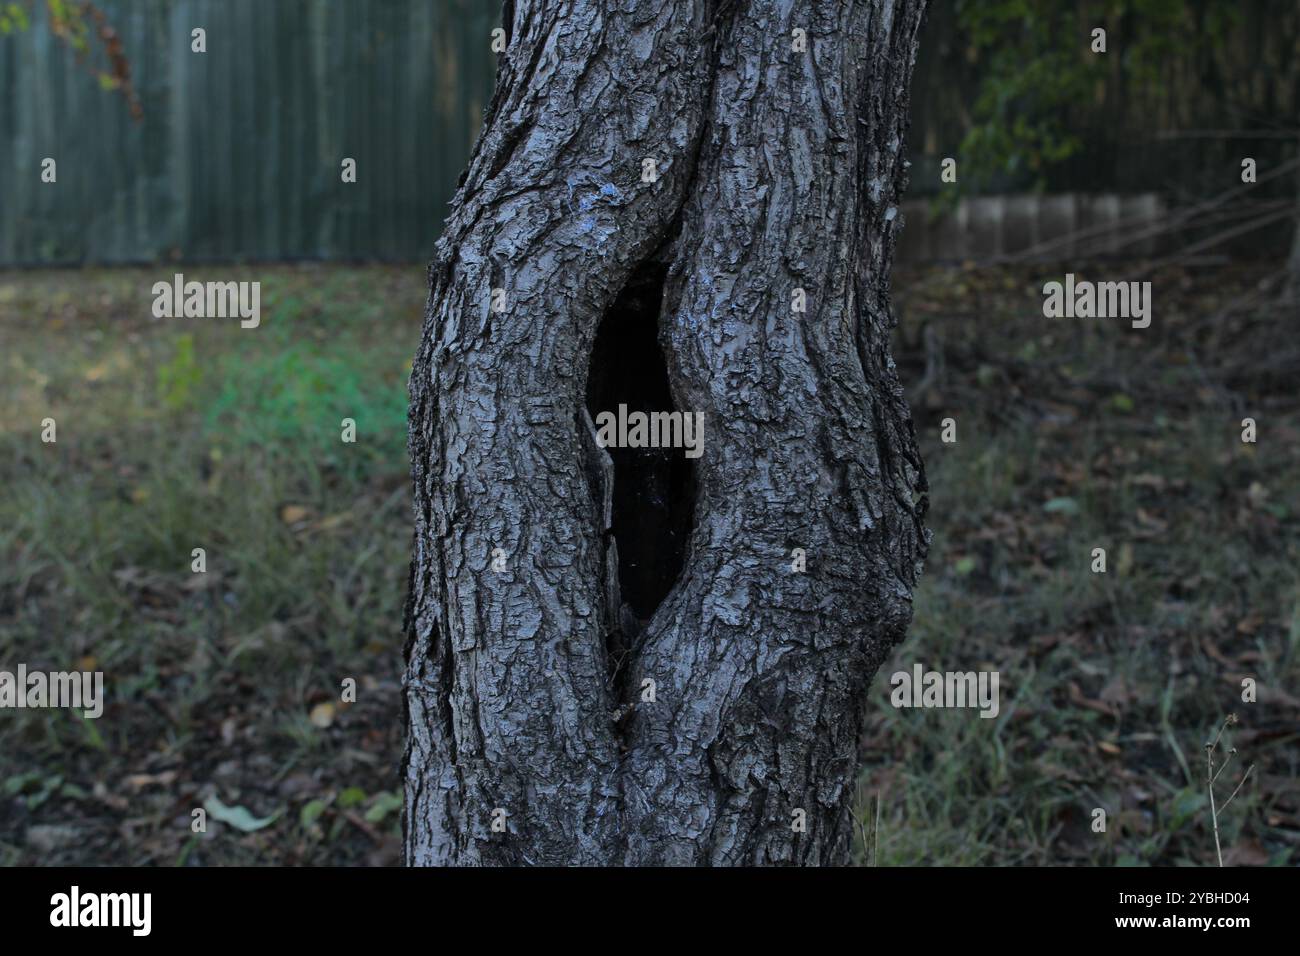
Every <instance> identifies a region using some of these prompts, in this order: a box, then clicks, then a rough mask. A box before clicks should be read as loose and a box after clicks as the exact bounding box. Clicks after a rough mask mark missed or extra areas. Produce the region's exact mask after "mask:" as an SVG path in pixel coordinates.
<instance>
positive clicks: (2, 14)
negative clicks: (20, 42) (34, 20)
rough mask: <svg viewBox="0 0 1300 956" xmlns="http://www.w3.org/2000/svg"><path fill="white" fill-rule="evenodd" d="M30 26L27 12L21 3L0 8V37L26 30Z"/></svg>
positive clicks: (8, 4)
mask: <svg viewBox="0 0 1300 956" xmlns="http://www.w3.org/2000/svg"><path fill="white" fill-rule="evenodd" d="M29 26H31V21H30V20H29V19H28V18H27V11H26V10H24V9H23V5H22V4H21V3H6V4H4V5H3V6H0V36H8V35H9V34H10V33H16V32H20V31H22V30H26V29H27V28H28V27H29Z"/></svg>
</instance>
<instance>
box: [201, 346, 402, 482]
mask: <svg viewBox="0 0 1300 956" xmlns="http://www.w3.org/2000/svg"><path fill="white" fill-rule="evenodd" d="M220 380H221V383H222V385H221V391H220V392H219V393H218V394H217V395H216V397H215V398H214V399H213V400H212V401H211V403H210V404H209V405H208V406H207V408H206V409H205V416H206V421H207V428H208V430H209V431H212V432H214V433H221V434H223V435H224V436H225V437H226V438H227V439H229V440H230V441H231V443H232V444H233V445H235V446H236V447H237V448H247V447H249V446H256V447H259V448H262V449H264V450H266V451H268V452H270V453H272V454H276V455H278V456H281V457H283V456H284V455H290V454H292V455H295V456H296V455H298V454H301V455H303V456H308V457H310V458H312V459H313V460H315V461H317V462H320V463H322V464H329V465H331V466H334V467H339V468H343V467H347V466H349V465H350V464H355V463H356V462H358V461H359V460H360V459H361V458H363V457H366V456H381V457H383V458H384V459H385V460H392V459H393V457H394V456H397V457H400V456H401V454H402V449H403V443H404V440H405V434H406V432H405V421H406V389H405V383H404V382H402V381H400V379H386V378H384V377H381V376H379V375H378V374H377V373H376V371H375V369H374V368H373V367H372V366H370V365H367V364H366V363H364V362H357V361H356V360H355V358H354V353H353V351H352V350H351V349H347V348H343V349H337V350H331V351H328V352H326V351H323V350H321V349H319V348H318V347H316V346H315V345H314V344H313V343H311V342H302V341H296V342H292V343H288V344H286V346H285V347H284V348H283V349H280V350H276V351H273V352H267V351H258V352H256V353H254V354H252V355H240V356H238V357H237V358H235V357H227V359H226V361H225V362H224V363H223V368H222V371H221V375H220ZM344 418H351V419H354V420H355V421H356V423H357V430H358V433H359V435H364V436H366V438H365V440H364V441H363V440H360V439H359V440H358V441H357V443H356V444H355V445H345V444H344V443H343V442H342V440H341V438H340V433H341V426H340V422H341V421H342V420H343V419H344ZM381 435H382V436H386V437H382V438H381V437H379V436H381ZM345 452H346V454H345Z"/></svg>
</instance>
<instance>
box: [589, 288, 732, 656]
mask: <svg viewBox="0 0 1300 956" xmlns="http://www.w3.org/2000/svg"><path fill="white" fill-rule="evenodd" d="M666 274H667V268H666V267H665V266H663V265H661V264H660V263H658V262H648V263H645V264H643V265H641V266H640V267H638V268H637V269H636V270H635V271H634V272H633V273H632V275H631V277H630V278H629V279H628V281H627V284H626V285H625V286H624V287H623V290H622V291H621V292H620V293H619V294H618V296H617V298H616V299H615V300H614V304H613V305H612V306H611V307H610V308H609V310H608V311H607V312H606V313H605V314H604V316H602V318H601V322H600V326H599V328H598V329H597V330H596V341H595V344H594V345H593V347H592V354H591V366H590V369H589V371H588V378H587V410H588V411H589V412H590V413H591V418H592V421H595V420H596V416H597V415H599V414H600V413H601V412H606V411H608V412H613V413H614V414H616V415H617V413H618V407H619V405H626V406H627V410H628V413H629V414H630V413H631V412H635V411H641V412H646V413H650V412H670V411H675V410H676V408H675V406H674V404H673V397H672V391H671V389H670V387H669V384H668V366H667V364H666V363H665V361H664V354H663V349H662V348H661V347H660V345H659V328H658V324H659V314H660V306H661V302H662V299H663V286H664V279H665V277H666ZM705 427H706V429H707V422H706V423H705ZM706 434H707V431H706ZM606 451H607V452H608V453H609V456H610V458H611V459H613V462H614V494H613V527H612V534H613V536H614V540H615V541H616V542H617V544H618V559H619V560H618V576H619V587H620V590H621V592H622V599H623V602H624V604H626V605H627V607H628V608H629V609H630V610H631V612H632V615H633V616H634V617H635V618H636V619H637V620H636V621H635V622H627V623H635V625H637V626H636V627H635V628H634V630H639V628H640V626H641V625H644V623H645V622H646V621H647V620H649V618H650V616H651V615H652V614H653V613H654V611H655V608H657V607H658V606H659V604H660V602H662V601H663V599H664V598H665V597H666V596H667V594H668V592H669V591H670V590H672V586H673V583H674V582H675V581H676V580H677V577H678V575H679V574H680V573H681V570H682V565H683V563H684V561H685V558H686V542H687V541H688V540H689V538H690V534H691V518H692V514H693V512H694V508H695V494H694V487H693V481H692V468H691V461H690V459H688V458H687V457H686V453H685V450H684V449H681V448H618V447H613V446H611V447H610V448H607V449H606ZM625 616H626V615H625ZM629 636H630V635H629Z"/></svg>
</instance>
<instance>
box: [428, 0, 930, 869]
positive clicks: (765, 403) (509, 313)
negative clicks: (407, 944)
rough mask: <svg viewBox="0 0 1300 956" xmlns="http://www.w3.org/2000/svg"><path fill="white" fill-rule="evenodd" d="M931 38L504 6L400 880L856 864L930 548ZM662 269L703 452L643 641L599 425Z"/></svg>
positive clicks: (454, 375) (438, 424)
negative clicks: (914, 343)
mask: <svg viewBox="0 0 1300 956" xmlns="http://www.w3.org/2000/svg"><path fill="white" fill-rule="evenodd" d="M923 7H924V0H797V2H796V0H721V2H715V0H599V2H597V0H590V2H574V0H532V2H526V0H517V2H515V3H513V4H510V3H508V4H507V5H506V11H505V17H504V20H503V22H504V24H505V26H506V29H507V31H508V34H509V48H508V50H507V52H506V53H505V54H503V56H502V63H501V67H500V71H499V75H498V85H497V92H496V95H495V97H494V99H493V103H492V105H491V109H490V111H489V115H488V118H487V121H486V125H485V128H484V131H483V134H482V136H481V137H480V140H479V143H478V144H477V146H476V148H475V152H474V155H473V157H472V159H471V161H470V165H469V169H468V170H467V172H466V174H465V177H464V180H463V183H462V185H461V188H460V190H459V192H458V194H457V196H456V198H455V201H454V203H453V206H452V214H451V216H450V218H449V219H448V221H447V225H446V229H445V232H444V234H443V236H442V238H441V239H440V241H439V243H438V247H437V252H436V257H435V260H434V262H433V264H432V265H431V267H430V272H429V281H430V296H429V304H428V309H427V313H426V317H425V325H424V330H423V336H422V341H421V344H420V349H419V352H418V354H417V357H416V360H415V363H414V367H413V371H412V375H411V383H410V397H411V408H410V433H409V444H410V452H411V458H412V476H413V479H414V486H415V487H414V492H415V543H414V556H413V560H412V569H411V587H410V597H409V601H408V608H407V630H408V640H407V677H406V701H407V710H408V746H407V754H406V760H405V777H406V794H407V798H406V857H407V862H408V863H410V864H412V865H437V864H457V865H479V864H486V865H502V864H504V865H516V864H536V865H541V864H565V863H577V864H593V865H610V864H659V863H665V864H715V865H730V864H778V863H779V864H791V863H793V864H827V863H842V862H845V861H846V860H847V858H848V854H849V850H850V846H851V833H852V829H851V817H850V804H851V799H852V790H853V786H852V785H853V780H854V777H855V774H856V772H857V770H858V748H859V737H860V734H861V732H862V726H863V714H864V708H865V702H866V694H867V689H868V684H869V682H870V680H871V677H872V675H873V674H874V672H875V670H876V669H877V667H878V666H879V664H880V663H881V661H882V660H883V659H884V658H885V656H886V655H887V654H888V652H889V650H890V648H891V647H892V646H893V645H894V644H895V643H896V642H897V641H899V640H901V639H902V637H903V635H904V633H905V630H906V628H907V625H908V623H909V621H910V617H911V590H912V587H913V585H914V584H915V581H916V578H917V576H918V574H919V573H920V569H921V563H922V561H923V559H924V556H925V550H926V545H927V541H928V534H927V532H926V531H925V529H924V527H923V523H922V522H923V517H924V511H925V498H924V491H925V478H924V472H923V469H922V465H921V461H920V457H919V454H918V452H917V448H916V442H915V438H914V435H913V431H912V424H911V419H910V415H909V413H908V410H907V407H906V405H905V403H904V401H903V395H902V390H901V387H900V385H899V382H898V378H897V375H896V372H895V369H894V366H893V363H892V361H891V359H890V356H889V334H890V329H891V328H892V326H893V324H894V320H893V318H892V316H891V312H890V306H889V268H890V259H891V256H892V252H893V247H894V239H895V233H896V231H897V229H898V228H899V226H900V225H901V222H900V218H899V215H898V209H899V204H900V196H901V193H902V190H903V188H904V185H905V181H906V172H905V163H904V162H903V155H902V153H903V141H904V134H905V130H906V125H907V99H908V97H907V94H908V83H909V80H910V76H911V70H912V65H913V61H914V57H915V52H916V46H917V37H918V31H919V28H920V22H921V18H922V14H923ZM796 28H800V29H803V30H806V31H807V43H808V49H807V52H796V51H795V50H794V49H793V43H792V31H793V30H795V29H796ZM646 158H652V159H654V160H655V164H656V169H657V173H658V178H657V180H656V181H655V182H652V183H647V182H643V181H642V175H641V174H642V168H643V167H642V161H643V160H644V159H646ZM651 262H659V263H662V264H663V265H665V266H666V267H667V280H666V282H665V283H664V286H663V292H662V302H661V303H660V305H659V317H658V328H659V340H660V343H661V345H662V348H663V351H664V356H665V359H666V361H667V369H668V377H669V381H670V383H671V387H672V395H673V400H674V404H675V405H676V407H678V408H680V409H684V410H688V411H702V412H704V414H705V422H706V431H705V435H706V440H705V445H704V454H703V457H702V458H700V459H699V461H698V462H697V465H696V469H695V479H694V488H695V499H694V524H693V530H692V532H691V536H690V540H689V545H688V549H687V553H686V557H685V563H684V566H683V568H682V570H681V573H680V574H679V576H678V578H677V580H676V583H675V585H674V586H673V587H672V590H671V591H670V592H669V593H668V596H667V597H666V598H665V599H664V600H663V601H662V602H661V603H660V604H659V606H658V608H657V609H656V610H655V612H654V614H653V616H652V617H651V618H650V620H649V622H648V624H647V625H646V626H645V628H644V630H642V631H641V632H640V633H639V634H636V633H632V631H633V629H631V628H628V627H626V626H625V622H626V620H627V615H626V607H625V606H620V598H619V581H618V570H617V569H618V567H619V564H618V559H617V549H619V548H620V547H621V548H623V549H624V551H625V553H626V549H627V548H628V547H629V546H630V545H631V544H632V543H631V542H628V541H627V540H624V541H623V542H618V541H617V540H616V535H613V534H611V527H610V512H611V507H610V500H611V496H612V494H613V493H614V488H613V483H614V482H616V481H617V480H618V474H617V473H615V472H614V471H613V469H612V466H611V462H610V458H609V455H608V454H607V453H606V452H605V451H604V450H602V449H600V448H599V447H598V446H597V444H596V442H595V440H594V435H593V432H592V430H591V424H590V417H589V416H588V414H587V411H586V408H585V405H584V395H585V390H586V385H587V378H588V364H589V358H590V355H591V351H592V345H593V341H594V340H595V336H596V332H597V328H598V326H599V325H600V323H601V321H602V317H605V321H608V322H617V321H618V320H619V316H618V315H615V314H611V315H608V316H607V313H609V312H610V309H611V306H612V304H613V303H614V302H615V300H616V298H617V297H618V296H619V293H620V291H621V290H622V289H623V288H624V286H625V285H627V284H628V282H629V280H630V279H632V278H633V277H634V276H636V275H638V274H640V270H642V269H644V268H645V267H646V265H647V264H648V263H651ZM796 288H802V289H804V290H805V292H806V296H807V303H808V305H807V311H806V312H805V313H793V312H792V311H791V301H792V294H793V291H794V290H795V289H796ZM492 289H504V290H505V302H506V307H505V309H504V311H502V312H496V311H493V310H492V308H491V305H492V303H491V290H492ZM625 538H626V535H625ZM497 548H500V549H501V550H502V552H503V553H504V563H505V568H506V570H504V571H497V570H494V568H493V550H494V549H497ZM794 548H803V549H805V551H806V554H807V571H806V572H804V573H798V572H794V571H792V570H791V566H792V550H793V549H794ZM620 630H623V631H627V632H628V633H627V634H625V635H624V640H623V641H619V640H618V639H617V635H618V633H619V632H620ZM624 644H626V647H624ZM614 646H618V647H619V653H618V654H617V655H615V654H612V653H611V648H612V647H614ZM616 658H617V659H616ZM647 680H652V681H654V684H655V700H654V702H645V701H643V700H642V688H643V682H644V681H647ZM800 810H801V811H803V814H802V817H803V820H804V821H805V827H804V828H803V829H802V830H800V829H797V828H796V827H794V826H793V825H792V824H793V823H794V822H795V821H796V819H798V818H799V815H798V814H797V813H796V811H800ZM502 812H504V816H503V815H502ZM494 815H495V817H496V819H498V820H504V832H496V831H494V828H493V820H494Z"/></svg>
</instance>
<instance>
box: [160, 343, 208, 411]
mask: <svg viewBox="0 0 1300 956" xmlns="http://www.w3.org/2000/svg"><path fill="white" fill-rule="evenodd" d="M202 378H203V373H202V372H201V371H200V369H199V365H198V363H197V362H195V361H194V336H193V335H190V334H188V333H186V334H185V335H181V336H178V337H177V339H176V351H175V353H174V354H173V356H172V358H171V361H169V362H165V363H163V364H162V365H159V366H158V400H159V401H160V402H162V404H163V407H164V408H166V409H167V410H168V411H174V412H175V411H180V410H182V409H184V408H186V407H187V406H188V405H189V404H190V401H191V397H192V395H193V392H194V389H195V387H196V386H197V385H198V384H199V381H200V380H201V379H202Z"/></svg>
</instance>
